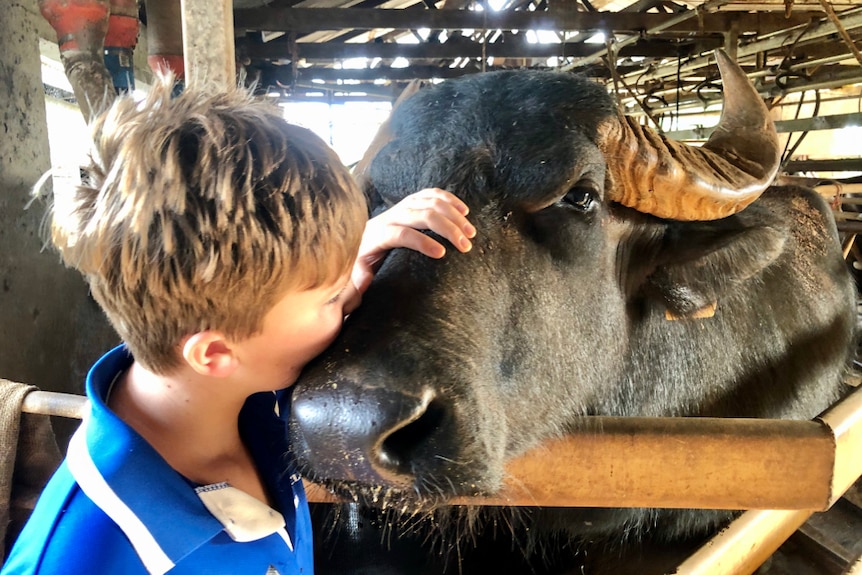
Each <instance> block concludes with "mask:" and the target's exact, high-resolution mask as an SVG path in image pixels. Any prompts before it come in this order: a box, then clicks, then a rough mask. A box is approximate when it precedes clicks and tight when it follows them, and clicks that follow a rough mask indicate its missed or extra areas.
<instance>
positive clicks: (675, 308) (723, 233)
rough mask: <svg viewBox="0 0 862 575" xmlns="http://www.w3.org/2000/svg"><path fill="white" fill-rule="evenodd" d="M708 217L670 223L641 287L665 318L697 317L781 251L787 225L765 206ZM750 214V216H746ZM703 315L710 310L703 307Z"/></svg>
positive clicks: (756, 272)
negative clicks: (655, 262) (719, 217)
mask: <svg viewBox="0 0 862 575" xmlns="http://www.w3.org/2000/svg"><path fill="white" fill-rule="evenodd" d="M752 211H757V212H759V213H758V214H752V213H748V212H742V213H740V214H738V215H736V216H731V217H729V218H725V219H723V220H717V221H712V222H693V223H685V222H671V223H669V224H668V228H667V233H666V234H665V236H664V240H663V243H662V247H661V248H660V254H659V258H658V261H659V262H660V263H659V264H658V265H657V266H656V267H655V269H654V270H653V272H652V273H651V274H650V275H649V276H648V277H647V280H646V285H645V291H646V295H647V296H648V297H650V298H651V299H659V300H660V301H662V302H663V303H664V305H665V306H667V316H668V318H671V319H676V318H685V317H702V316H701V315H700V314H701V313H703V312H704V310H714V307H715V306H716V304H717V305H718V307H719V308H720V307H721V300H722V298H726V297H729V296H730V295H731V294H732V293H733V292H734V291H735V290H736V289H737V287H738V286H740V285H741V284H742V283H743V282H745V281H746V280H748V279H750V278H752V277H754V276H756V275H757V274H759V273H761V272H762V271H763V270H764V269H766V268H767V267H768V266H769V265H770V264H772V263H773V262H774V261H775V260H776V259H777V258H778V257H779V256H780V255H781V253H782V251H783V249H784V244H785V241H786V237H787V233H788V230H787V228H786V226H785V225H783V224H782V222H781V221H780V220H779V219H778V218H777V217H775V216H774V215H771V214H769V213H768V212H765V211H760V210H752ZM751 216H754V217H751ZM704 315H711V313H710V312H709V311H707V312H706V313H705V314H704Z"/></svg>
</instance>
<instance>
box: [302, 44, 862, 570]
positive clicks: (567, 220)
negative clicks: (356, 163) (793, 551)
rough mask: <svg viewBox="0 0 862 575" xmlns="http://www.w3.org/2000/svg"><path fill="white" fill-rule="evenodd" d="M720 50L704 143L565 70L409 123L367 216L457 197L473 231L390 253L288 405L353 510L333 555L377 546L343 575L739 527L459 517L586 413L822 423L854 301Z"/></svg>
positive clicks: (519, 514) (306, 446) (493, 80)
mask: <svg viewBox="0 0 862 575" xmlns="http://www.w3.org/2000/svg"><path fill="white" fill-rule="evenodd" d="M716 57H717V60H718V63H719V67H720V69H721V72H722V79H723V85H724V99H725V104H724V109H723V112H722V118H721V122H720V125H719V126H718V128H717V129H716V130H715V132H714V133H713V135H712V136H711V137H710V139H709V141H708V142H707V143H706V144H705V145H704V146H703V147H701V148H698V147H693V146H686V145H683V144H680V143H676V142H672V141H669V140H667V139H666V138H665V137H663V136H661V135H660V134H658V133H656V132H654V131H652V130H650V129H649V128H646V127H643V126H641V125H639V124H638V123H637V122H635V121H634V120H632V119H631V118H628V117H625V116H623V115H621V114H620V113H619V112H618V111H617V108H616V106H615V104H614V102H613V101H612V99H611V98H610V97H609V95H608V94H607V92H606V90H605V89H604V88H603V87H601V86H599V85H598V84H595V83H593V82H591V81H589V80H586V79H583V78H580V77H578V76H576V75H572V74H564V73H555V72H540V71H526V70H523V71H503V72H493V73H487V74H477V75H473V76H468V77H464V78H461V79H457V80H451V81H447V82H444V83H441V84H438V85H435V86H432V87H429V88H427V89H423V90H421V91H419V92H418V93H417V94H416V95H414V96H412V97H411V98H409V99H408V100H407V101H406V102H404V104H403V105H401V106H399V107H398V108H397V109H396V110H395V112H394V113H393V116H392V117H391V120H390V125H389V135H388V141H387V142H385V145H383V146H382V147H381V148H380V150H379V152H378V153H377V154H376V156H375V157H374V159H373V162H371V164H370V168H369V169H368V171H367V173H366V174H365V177H364V179H363V181H364V187H365V189H366V192H367V194H368V197H369V198H370V199H371V201H372V203H373V205H374V208H375V209H379V208H383V207H386V206H389V205H392V204H394V203H396V202H398V201H399V200H401V199H402V198H403V197H404V196H405V195H406V194H407V193H409V192H411V191H413V190H417V189H420V188H424V187H442V188H445V189H448V190H450V191H452V192H453V193H455V194H456V195H458V196H459V197H461V198H462V199H463V200H464V201H465V202H466V203H467V204H468V205H469V206H470V208H471V216H470V217H471V221H472V222H473V223H474V224H475V226H476V228H477V229H478V235H477V236H476V239H475V242H474V248H473V250H472V251H471V252H469V253H466V254H461V253H457V251H456V250H449V252H450V253H449V254H448V255H447V256H446V257H445V258H443V259H442V260H432V259H429V258H426V257H424V256H422V255H420V254H417V253H415V252H411V251H409V250H394V251H393V252H392V253H390V255H389V256H388V257H387V258H386V260H385V261H384V262H383V264H382V266H381V268H380V270H379V272H378V273H377V275H376V277H375V279H374V282H373V283H372V285H371V287H370V288H369V290H368V292H367V293H366V294H365V296H364V302H363V305H362V306H361V307H360V308H359V309H358V310H357V311H356V312H355V313H353V314H352V315H351V316H350V317H349V318H348V319H347V320H346V322H345V325H344V330H343V332H342V334H341V335H340V336H339V338H338V339H337V340H336V341H335V342H334V343H333V345H332V346H331V348H330V349H329V350H327V351H326V352H325V353H324V355H323V356H321V357H320V358H319V359H318V360H316V361H315V362H314V363H313V364H312V365H310V366H309V367H308V368H307V369H306V371H305V372H304V374H303V376H302V377H301V378H300V381H299V382H298V383H297V384H296V386H295V388H294V391H293V400H292V408H291V409H292V413H291V424H290V436H291V437H290V439H291V442H292V444H293V446H294V449H295V451H296V456H297V458H298V461H299V462H300V465H301V468H302V471H303V473H304V474H305V475H306V476H307V477H308V478H310V479H311V480H313V481H316V482H319V483H322V484H324V485H326V486H327V487H328V488H330V489H331V490H333V491H334V492H336V493H338V494H340V495H341V496H343V497H345V498H346V499H347V500H348V501H353V502H356V503H348V504H345V505H344V506H342V507H341V508H340V511H341V512H340V517H339V521H340V524H341V525H342V527H339V528H337V529H336V530H337V531H339V532H340V535H339V537H338V538H336V539H340V540H341V543H339V542H338V541H335V542H331V544H330V545H331V546H335V547H336V548H337V547H338V545H342V546H344V545H346V546H348V547H349V545H350V541H355V540H361V546H360V547H361V548H362V549H364V550H366V551H367V549H370V548H371V547H366V546H371V545H376V546H380V549H381V550H382V551H381V552H380V553H379V554H377V557H376V559H374V561H376V563H375V565H376V567H374V568H371V569H369V570H368V571H365V570H363V569H364V568H363V567H360V566H358V565H359V563H357V562H353V560H352V559H351V561H349V562H348V563H349V565H350V567H351V568H352V572H363V573H364V572H369V573H372V572H374V573H390V572H391V573H399V572H403V573H421V572H429V573H431V572H436V571H441V570H444V569H450V572H454V573H458V572H459V570H460V572H462V573H464V572H468V571H470V568H469V565H470V562H469V558H468V555H469V553H473V552H474V551H471V550H472V549H479V548H481V547H482V546H484V545H489V546H491V548H493V549H494V551H493V553H491V554H486V555H485V556H484V558H483V559H482V560H478V561H477V562H476V564H477V565H479V567H477V570H478V572H497V573H505V572H513V573H515V572H528V570H532V571H533V572H537V573H538V572H564V571H565V570H566V569H569V570H574V569H577V568H583V563H581V565H580V567H577V565H576V563H577V561H575V559H573V558H575V557H577V556H578V555H579V554H580V555H583V552H582V550H583V549H586V548H587V547H585V546H587V545H589V544H594V543H595V542H597V541H610V542H612V543H611V544H610V545H611V547H613V546H614V545H617V544H619V543H618V542H619V541H620V540H621V539H624V540H625V541H634V542H642V541H648V540H651V539H654V540H660V541H669V540H695V539H696V538H698V537H702V536H704V534H706V533H709V532H710V531H712V530H714V529H716V528H717V527H718V526H720V525H721V524H722V523H723V522H725V521H727V520H728V519H729V517H730V516H731V515H730V513H729V512H725V511H717V510H656V509H586V508H584V509H580V508H579V509H506V508H497V509H487V508H481V509H476V508H469V507H468V508H452V507H449V506H447V503H448V502H450V501H451V500H452V499H453V498H456V497H460V496H471V495H479V494H492V493H494V492H495V491H496V490H498V489H499V488H500V486H501V482H502V480H503V477H504V465H505V463H506V462H507V460H509V459H511V458H513V457H514V456H517V455H519V454H521V453H523V452H524V451H526V450H528V449H530V448H531V447H533V446H535V445H537V444H538V443H540V442H541V441H543V440H545V439H547V438H551V437H557V436H560V435H562V434H565V433H566V432H567V431H570V430H573V429H577V428H579V427H580V426H582V425H584V423H583V422H584V421H586V420H587V419H586V416H590V415H616V416H716V417H724V416H728V417H767V418H787V419H808V418H811V417H813V416H815V415H817V414H818V413H819V412H821V411H822V410H824V409H825V408H826V407H827V406H829V405H830V404H831V403H833V402H834V401H835V400H836V399H837V398H839V397H840V396H841V394H842V393H844V392H845V391H846V390H845V387H844V384H843V376H844V374H845V370H846V368H847V365H848V358H849V357H850V356H851V354H852V351H853V348H854V345H855V341H856V339H855V319H856V315H855V304H854V297H855V295H854V285H853V282H852V280H851V276H850V275H849V272H848V270H847V267H846V265H845V261H844V259H843V256H842V253H841V249H840V245H839V241H838V235H837V232H836V228H835V224H834V222H833V220H832V217H831V213H830V210H829V207H828V205H826V203H825V202H824V201H823V200H822V199H821V198H820V197H819V196H818V195H817V194H816V193H814V192H813V191H811V190H808V189H804V188H801V187H794V186H774V185H772V182H773V180H774V177H775V175H776V173H777V170H778V165H779V157H780V154H779V146H778V139H777V135H776V133H775V129H774V127H773V125H772V122H771V120H770V119H769V116H768V112H767V109H766V107H765V105H764V103H763V101H762V100H761V98H760V97H759V95H758V94H757V92H756V91H755V90H754V88H753V87H752V86H751V84H750V83H749V82H748V80H747V78H746V77H745V75H744V74H743V73H742V71H741V70H740V69H739V68H738V67H737V66H736V64H734V63H733V62H732V61H731V60H730V59H729V58H728V57H727V56H726V55H724V54H723V53H721V52H718V53H717V56H716ZM572 464H573V465H577V462H573V463H572ZM656 464H657V465H660V464H661V462H656ZM345 525H346V526H347V527H344V526H345ZM363 530H364V531H363ZM368 532H370V533H371V535H370V536H368V535H367V533H368ZM363 533H366V535H363ZM489 534H491V535H490V537H489ZM357 538H358V539H357ZM411 538H412V539H411ZM489 539H491V540H492V542H490V543H488V542H487V540H489ZM408 541H409V543H408ZM501 541H502V543H501ZM614 542H617V543H614ZM405 546H406V547H405ZM423 546H425V547H427V548H428V549H430V550H424V551H423V550H422V549H424V548H425V547H423ZM613 548H614V549H616V547H613ZM403 549H407V551H406V552H400V553H399V550H403ZM604 549H607V546H606V547H604ZM355 550H356V549H355V548H354V551H355ZM387 550H388V551H387ZM475 552H477V553H478V551H475ZM374 553H377V551H374ZM423 553H424V554H425V556H423ZM336 555H337V554H336ZM426 556H433V557H434V559H433V561H431V562H430V563H429V562H428V561H430V560H429V559H427V557H426ZM491 556H493V557H494V558H497V559H499V558H501V557H504V559H503V563H502V565H503V566H502V567H500V566H497V567H491V566H490V563H488V561H489V559H488V557H491ZM387 557H388V559H387ZM395 557H397V559H393V558H395ZM560 557H563V559H560ZM581 558H583V557H581ZM330 559H331V558H330ZM320 561H321V563H320V565H319V568H320V569H321V571H322V572H326V567H325V566H324V563H325V562H326V561H327V558H326V556H322V558H321V559H320ZM399 561H400V562H401V564H400V566H399V564H398V562H399ZM573 561H575V562H574V563H573ZM336 562H337V561H336ZM384 563H385V564H386V565H387V566H386V567H384V566H383V564H384ZM489 569H490V570H489ZM492 570H493V571H492ZM333 571H334V572H340V573H346V572H351V569H348V568H347V567H346V566H345V564H344V563H343V562H342V564H340V565H339V566H337V567H333ZM572 572H575V571H572ZM617 572H621V571H617ZM634 572H638V573H647V572H648V571H647V570H645V569H639V570H638V569H636V570H635V571H634Z"/></svg>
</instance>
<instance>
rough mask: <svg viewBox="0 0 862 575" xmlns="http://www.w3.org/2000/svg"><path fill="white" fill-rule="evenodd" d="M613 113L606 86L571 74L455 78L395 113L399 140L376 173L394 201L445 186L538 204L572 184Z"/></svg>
mask: <svg viewBox="0 0 862 575" xmlns="http://www.w3.org/2000/svg"><path fill="white" fill-rule="evenodd" d="M612 113H613V102H612V101H611V99H610V97H609V96H608V94H607V93H606V91H605V90H604V88H602V87H601V86H598V85H597V84H595V83H594V82H591V81H589V80H587V79H585V78H581V77H578V76H575V75H571V74H562V73H554V72H537V71H505V72H491V73H487V74H476V75H471V76H466V77H464V78H459V79H455V80H450V81H447V82H444V83H442V84H438V85H436V86H432V87H430V88H427V89H424V90H421V91H420V92H419V93H418V94H416V95H415V96H413V97H412V98H410V99H409V100H407V101H406V102H405V103H404V104H403V105H402V106H400V107H399V108H398V109H396V110H395V112H394V113H393V117H392V123H391V128H392V133H393V140H392V141H391V142H390V143H389V144H388V145H387V146H386V147H384V149H383V150H382V151H381V152H380V154H379V155H378V156H377V158H376V159H375V161H374V163H373V165H372V167H371V179H372V181H373V184H374V187H375V188H376V189H377V191H378V192H379V193H380V194H381V195H383V196H384V197H385V198H387V199H390V200H397V199H399V198H401V197H403V196H405V195H407V194H408V193H410V191H411V190H415V189H420V188H423V187H428V186H439V187H448V188H450V189H452V190H453V191H454V192H455V193H458V194H459V195H461V196H462V197H464V199H465V200H467V201H470V200H471V199H472V200H474V202H477V201H478V202H481V201H483V200H484V199H485V198H487V197H488V196H489V195H493V194H495V195H497V196H500V195H503V196H506V197H507V198H508V199H512V200H514V201H519V200H530V201H532V200H534V199H535V196H536V195H537V194H538V195H546V194H547V193H548V192H549V191H554V190H558V189H562V188H563V187H564V186H565V183H566V182H567V181H568V180H569V179H571V177H573V171H577V169H578V166H579V165H580V158H581V157H582V155H583V152H584V151H585V150H586V149H587V148H588V147H592V145H593V142H594V141H595V137H596V133H597V126H598V124H599V123H600V122H601V121H602V120H603V119H604V118H606V117H608V116H609V115H611V114H612ZM574 175H575V176H576V175H577V174H574Z"/></svg>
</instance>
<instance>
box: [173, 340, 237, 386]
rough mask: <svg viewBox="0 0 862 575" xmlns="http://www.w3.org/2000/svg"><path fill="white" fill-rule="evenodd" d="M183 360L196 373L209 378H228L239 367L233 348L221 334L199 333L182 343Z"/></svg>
mask: <svg viewBox="0 0 862 575" xmlns="http://www.w3.org/2000/svg"><path fill="white" fill-rule="evenodd" d="M182 353H183V358H184V359H185V360H186V363H188V364H189V366H191V368H192V369H194V370H195V371H196V372H197V373H199V374H201V375H206V376H209V377H228V376H229V375H231V374H233V372H234V371H235V370H236V368H237V366H238V365H239V363H238V361H237V357H236V354H234V351H233V348H231V346H230V343H229V342H228V340H227V338H226V337H225V336H224V334H223V333H221V332H218V331H211V330H207V331H201V332H198V333H196V334H193V335H191V336H189V337H188V338H187V339H186V341H185V343H183V349H182Z"/></svg>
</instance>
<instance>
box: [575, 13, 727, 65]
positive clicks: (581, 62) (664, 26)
mask: <svg viewBox="0 0 862 575" xmlns="http://www.w3.org/2000/svg"><path fill="white" fill-rule="evenodd" d="M729 1H730V0H710V1H709V2H704V3H703V4H701V5H700V6H698V7H697V8H695V9H694V10H688V11H686V12H683V13H682V14H679V15H677V16H674V17H673V18H671V19H670V20H668V21H667V22H664V23H662V24H658V25H656V26H650V27H648V28H647V30H646V35H649V34H657V33H659V32H661V31H662V30H666V29H668V28H671V27H673V26H675V25H677V24H680V23H682V22H685V21H686V20H689V19H691V18H693V17H694V16H698V17H699V20H701V19H702V18H703V16H704V15H705V14H708V13H709V12H710V11H711V10H714V9H716V8H720V7H721V6H723V5H725V4H727V3H728V2H729ZM725 30H726V29H725ZM639 39H640V37H639V36H631V37H629V38H626V39H625V40H622V41H621V42H617V43H616V45H617V46H618V47H619V48H624V47H626V46H629V45H630V44H634V43H635V42H637V41H638V40H639ZM608 52H609V48H603V49H601V50H599V51H597V52H596V53H594V54H592V55H591V56H587V57H586V58H580V59H578V60H575V61H574V62H571V63H569V64H566V65H565V66H562V67H561V70H563V71H568V70H572V69H574V68H578V67H580V66H585V65H587V64H591V63H593V62H595V61H597V60H598V59H599V58H601V57H602V56H605V55H607V54H608Z"/></svg>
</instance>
